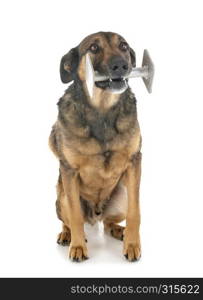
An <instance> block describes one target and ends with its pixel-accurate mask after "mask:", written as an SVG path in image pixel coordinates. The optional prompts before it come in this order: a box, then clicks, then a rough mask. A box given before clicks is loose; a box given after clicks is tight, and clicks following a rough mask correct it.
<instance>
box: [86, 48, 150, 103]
mask: <svg viewBox="0 0 203 300" xmlns="http://www.w3.org/2000/svg"><path fill="white" fill-rule="evenodd" d="M85 71H86V85H87V89H88V92H89V95H90V97H92V96H93V89H94V83H95V82H97V81H104V80H108V79H109V77H108V76H104V75H100V74H99V73H98V72H97V71H95V70H94V68H93V65H92V62H91V59H90V56H89V54H88V53H87V54H86V70H85ZM137 77H141V78H142V79H143V81H144V84H145V86H146V88H147V91H148V92H149V93H151V92H152V83H153V79H154V64H153V61H152V59H151V57H150V55H149V52H148V50H147V49H145V50H144V53H143V59H142V67H140V68H132V71H131V72H130V73H129V74H128V75H127V76H125V77H124V79H129V78H137Z"/></svg>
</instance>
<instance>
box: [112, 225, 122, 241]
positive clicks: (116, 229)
mask: <svg viewBox="0 0 203 300" xmlns="http://www.w3.org/2000/svg"><path fill="white" fill-rule="evenodd" d="M124 230H125V227H123V226H120V225H117V224H114V225H113V227H112V228H111V230H110V234H111V236H112V237H114V238H115V239H117V240H120V241H123V236H124Z"/></svg>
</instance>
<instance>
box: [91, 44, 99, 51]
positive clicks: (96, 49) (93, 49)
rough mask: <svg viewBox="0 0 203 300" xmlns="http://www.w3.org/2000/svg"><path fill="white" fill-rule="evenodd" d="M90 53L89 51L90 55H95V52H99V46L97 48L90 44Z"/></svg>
mask: <svg viewBox="0 0 203 300" xmlns="http://www.w3.org/2000/svg"><path fill="white" fill-rule="evenodd" d="M90 51H91V52H92V53H97V52H98V51H99V46H98V45H97V44H92V45H91V46H90Z"/></svg>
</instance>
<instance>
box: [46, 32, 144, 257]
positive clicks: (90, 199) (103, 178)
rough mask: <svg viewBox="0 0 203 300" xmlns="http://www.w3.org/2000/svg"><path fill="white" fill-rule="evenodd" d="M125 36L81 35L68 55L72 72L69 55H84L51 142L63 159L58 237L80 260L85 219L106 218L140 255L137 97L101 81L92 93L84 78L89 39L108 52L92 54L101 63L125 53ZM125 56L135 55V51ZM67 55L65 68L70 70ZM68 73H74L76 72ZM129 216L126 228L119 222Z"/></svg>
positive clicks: (131, 252)
mask: <svg viewBox="0 0 203 300" xmlns="http://www.w3.org/2000/svg"><path fill="white" fill-rule="evenodd" d="M121 39H122V37H120V36H119V35H117V34H113V33H97V34H95V35H91V36H89V37H87V38H85V39H84V40H83V41H82V43H81V44H80V45H79V46H78V47H77V51H78V53H77V54H76V53H75V50H74V51H72V50H73V49H72V50H71V51H72V52H71V54H70V52H69V53H68V54H67V55H66V56H64V57H68V62H66V63H65V67H64V68H65V71H67V72H69V70H72V72H73V70H74V68H75V65H76V63H75V65H74V66H73V65H72V62H70V61H69V58H70V55H71V59H73V58H72V56H73V55H75V56H77V57H79V58H78V59H79V61H78V63H77V68H76V69H75V70H76V71H75V72H76V73H75V75H74V76H75V77H74V83H73V85H71V86H70V87H69V89H68V90H67V91H66V92H65V94H64V96H63V97H62V98H61V99H60V101H59V103H58V106H59V115H58V119H57V121H56V123H55V125H54V126H53V129H52V132H51V135H50V139H49V145H50V147H51V149H52V151H53V152H54V154H55V155H56V156H57V158H58V159H59V162H60V175H59V180H58V184H57V202H56V207H57V215H58V217H59V219H60V220H62V222H63V231H62V233H61V234H60V235H59V237H58V242H59V243H60V244H62V245H64V244H69V243H70V250H69V256H70V258H71V259H73V260H76V261H81V260H84V259H86V258H87V256H88V254H87V246H86V243H85V234H84V223H85V222H89V223H91V224H93V223H94V222H95V221H97V220H100V221H101V220H103V222H104V228H105V231H106V232H108V233H110V234H111V235H112V236H113V237H115V238H117V239H120V240H122V239H124V255H125V256H126V257H127V259H128V260H129V261H133V260H137V259H138V258H139V257H140V237H139V225H140V211H139V183H140V172H141V171H140V165H141V154H140V149H141V135H140V129H139V124H138V121H137V113H136V100H135V97H134V95H133V94H132V92H131V90H130V89H129V88H128V90H127V91H126V92H124V93H123V94H121V95H119V94H116V95H114V94H111V93H109V92H107V91H105V90H102V89H100V88H96V87H95V91H94V96H93V99H90V98H89V97H88V95H87V90H86V86H85V81H84V80H85V73H84V55H85V54H86V51H87V50H86V49H87V48H88V47H89V45H90V44H91V43H92V42H93V41H95V40H96V41H97V42H98V43H100V45H101V46H102V47H103V49H104V50H103V52H102V53H101V54H100V55H98V56H96V55H95V56H94V55H93V54H91V56H92V60H93V61H96V62H97V64H98V62H99V61H100V62H101V64H105V63H106V62H107V61H108V58H109V56H111V55H115V54H116V55H118V54H120V55H124V54H123V53H120V52H119V50H118V47H117V44H118V42H119V41H120V40H121ZM125 56H126V57H127V59H128V61H130V59H131V58H130V54H125ZM64 57H63V59H62V65H61V72H65V71H64V70H63V64H64V59H65V58H64ZM69 63H70V66H68V64H69ZM64 74H66V73H63V76H64ZM67 76H68V78H72V77H71V76H72V73H67ZM65 80H66V79H64V81H65ZM66 82H67V81H66ZM124 219H126V222H127V223H126V228H125V229H124V227H121V226H119V225H117V223H119V222H121V221H122V220H124Z"/></svg>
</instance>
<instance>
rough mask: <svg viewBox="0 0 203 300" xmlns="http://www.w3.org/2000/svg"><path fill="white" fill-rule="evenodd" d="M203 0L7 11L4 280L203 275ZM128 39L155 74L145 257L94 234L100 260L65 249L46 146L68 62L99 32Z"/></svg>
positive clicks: (0, 88)
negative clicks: (59, 240) (63, 64)
mask: <svg viewBox="0 0 203 300" xmlns="http://www.w3.org/2000/svg"><path fill="white" fill-rule="evenodd" d="M201 2H202V1H186V0H184V1H172V0H170V1H161V0H160V1H156V0H154V1H144V0H141V1H130V0H125V1H120V0H117V1H110V0H103V1H95V0H94V1H90V0H85V1H82V0H81V1H79V0H78V1H77V0H74V1H60V0H58V1H41V0H40V1H36V0H35V1H20V0H19V1H9V0H7V1H1V7H0V14H1V15H0V22H1V24H0V30H1V34H0V42H1V46H0V53H1V54H0V76H1V77H0V132H1V133H0V134H1V135H0V137H1V147H0V149H1V156H0V159H1V161H0V172H1V197H0V276H9V277H11V276H50V277H52V276H65V277H77V276H79V277H90V276H92V277H100V276H103V277H106V276H111V277H119V276H121V277H122V276H123V277H147V276H152V277H157V276H184V277H186V276H202V275H203V263H202V257H203V255H202V254H203V242H202V228H203V218H202V214H203V211H202V210H203V204H202V203H203V182H202V178H203V171H202V170H203V142H202V140H203V136H202V128H203V122H202V115H203V104H202V103H203V84H202V80H203V75H202V74H203V63H202V58H203V45H202V28H203V18H202V5H201V4H202V3H201ZM100 30H103V31H115V32H118V33H120V34H121V35H123V36H124V37H125V38H126V40H127V41H128V42H129V43H130V45H131V46H132V47H133V48H134V49H135V51H136V53H137V64H138V66H139V65H140V64H141V60H142V52H143V49H144V48H147V49H149V51H150V54H151V56H152V58H153V60H154V63H155V66H156V77H155V81H154V86H153V93H152V94H151V95H149V94H148V93H147V91H146V89H145V87H144V85H143V83H142V81H141V80H140V79H136V80H131V87H132V88H133V90H134V92H135V94H136V97H137V100H138V114H139V115H138V116H139V122H140V125H141V130H142V136H143V150H142V152H143V171H142V174H143V175H142V183H141V209H142V226H141V237H142V258H141V260H140V261H139V262H138V263H128V262H127V261H125V260H124V258H123V256H122V243H121V242H119V241H116V240H113V239H112V238H111V237H108V236H105V235H103V233H102V231H101V226H99V229H98V228H97V227H93V228H91V227H87V228H86V231H87V237H88V248H89V256H90V259H89V260H88V261H86V262H84V263H81V264H76V263H72V262H70V261H69V260H68V258H67V251H68V248H67V247H65V248H61V247H60V246H58V245H57V244H56V235H57V234H58V232H59V231H60V228H61V225H60V221H59V220H58V219H57V217H56V214H55V199H56V194H55V184H56V180H57V175H58V162H57V160H56V159H55V157H54V156H53V154H52V153H51V152H50V150H49V148H48V145H47V144H48V142H47V141H48V136H49V132H50V130H51V126H52V124H53V123H54V121H55V119H56V117H57V107H56V102H57V101H58V99H59V97H60V96H61V95H62V94H63V91H64V89H65V88H66V86H65V85H63V84H62V83H61V82H60V78H59V62H60V59H61V56H62V55H64V54H65V53H66V52H67V51H68V50H69V49H70V48H71V47H74V46H76V45H77V44H78V43H79V42H80V41H81V40H82V39H83V38H84V37H85V36H86V35H88V34H90V33H93V32H97V31H100Z"/></svg>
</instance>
